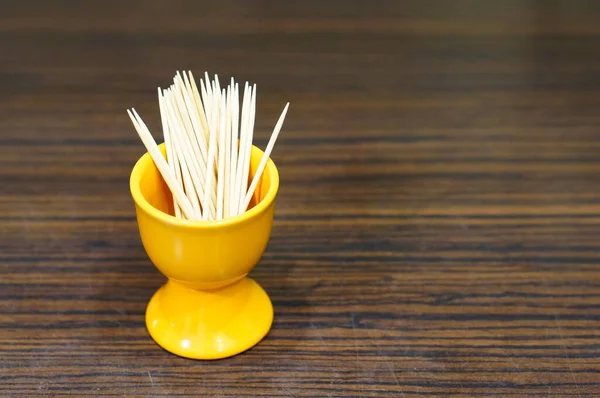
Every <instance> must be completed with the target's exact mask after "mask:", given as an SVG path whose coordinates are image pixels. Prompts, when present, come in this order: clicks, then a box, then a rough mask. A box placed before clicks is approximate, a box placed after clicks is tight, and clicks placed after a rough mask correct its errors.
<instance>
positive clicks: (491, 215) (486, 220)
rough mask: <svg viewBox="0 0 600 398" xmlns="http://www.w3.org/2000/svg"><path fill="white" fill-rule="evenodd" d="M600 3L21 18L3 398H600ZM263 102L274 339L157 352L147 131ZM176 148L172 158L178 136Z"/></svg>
mask: <svg viewBox="0 0 600 398" xmlns="http://www.w3.org/2000/svg"><path fill="white" fill-rule="evenodd" d="M598 40H600V3H599V2H594V1H544V2H531V1H500V0H498V1H495V0H494V1H492V0H489V1H485V2H481V1H474V0H455V1H452V2H446V1H433V0H429V1H420V0H419V1H417V0H410V1H402V2H400V1H396V2H391V1H387V2H386V1H375V2H366V1H364V2H361V1H354V0H352V1H327V2H321V1H317V0H308V1H302V2H276V1H261V2H245V1H241V0H227V1H219V2H198V1H195V2H191V1H189V2H188V1H175V2H173V1H171V2H166V1H165V2H161V1H139V0H138V1H128V2H125V1H114V0H109V1H102V2H91V1H74V0H70V1H53V2H46V1H41V0H27V1H19V2H16V1H15V2H8V1H4V2H2V12H1V13H0V54H2V62H1V63H0V87H1V90H0V105H1V106H0V182H1V191H0V222H1V225H2V228H1V229H0V231H1V235H2V239H0V274H1V279H0V296H1V297H0V300H1V301H0V343H1V344H0V358H1V359H0V396H3V397H4V396H7V397H13V396H14V397H16V396H61V397H64V396H128V397H133V396H206V397H209V396H245V397H247V396H264V397H283V396H293V397H302V396H311V397H312V396H316V397H321V396H323V397H325V396H332V397H333V396H336V397H369V396H373V397H374V396H385V397H392V396H393V397H410V396H419V395H425V396H445V397H446V396H477V395H485V396H560V397H567V396H597V395H598V392H599V391H600V255H599V251H598V247H599V246H598V239H599V237H600V190H599V188H598V187H599V186H600V160H599V159H600V156H599V151H600V46H598ZM178 69H191V70H193V71H194V72H196V73H198V74H199V73H203V72H204V71H205V70H208V71H209V72H211V73H219V75H220V76H221V77H222V80H223V81H225V80H226V79H228V78H229V77H230V76H235V77H236V78H237V79H238V80H240V81H245V80H249V81H251V82H255V83H256V84H257V86H258V90H259V91H258V94H259V95H258V110H257V120H256V123H257V132H256V136H257V140H258V144H259V145H260V146H261V147H264V146H265V145H266V140H267V139H268V137H269V133H270V130H271V129H272V126H273V125H274V123H275V121H276V118H277V117H278V115H279V112H280V110H281V107H282V106H283V105H284V104H285V102H286V101H290V102H291V107H290V111H289V113H288V117H287V119H286V124H285V125H284V129H283V131H282V133H281V135H280V137H279V140H278V143H277V146H276V149H275V151H274V153H273V159H274V160H275V162H276V163H277V164H278V166H279V169H280V174H281V190H280V194H279V197H278V202H277V212H276V220H275V224H274V228H273V235H272V239H271V241H270V244H269V247H268V249H267V252H266V253H265V255H264V258H263V260H262V261H261V263H260V264H259V265H258V266H257V268H256V269H255V271H254V272H253V276H254V277H255V279H256V280H257V281H259V282H260V283H261V284H262V285H263V286H264V287H265V289H266V290H267V291H268V292H269V294H270V296H271V298H272V300H273V302H274V306H275V311H276V315H275V322H274V325H273V329H272V331H271V332H270V334H269V335H268V337H267V338H266V339H265V340H264V341H263V342H262V343H261V344H260V345H258V346H257V347H255V348H254V349H252V350H250V351H248V352H246V353H244V354H242V355H240V356H237V357H234V358H230V359H227V360H223V361H216V362H208V363H206V362H194V361H189V360H184V359H181V358H178V357H175V356H172V355H170V354H168V353H166V352H164V351H162V350H161V349H160V348H159V347H158V346H156V345H155V344H154V343H153V341H152V340H151V339H150V337H149V336H148V334H147V332H146V330H145V326H144V311H145V306H146V303H147V302H148V300H149V298H150V297H151V295H152V294H153V293H154V291H155V290H156V289H157V288H158V287H159V286H160V285H161V284H162V283H163V282H164V278H163V277H162V276H161V275H160V274H159V273H158V271H157V270H156V269H155V268H154V267H153V266H152V264H151V263H150V262H149V260H148V258H147V256H146V255H145V253H144V250H143V248H142V246H141V243H140V239H139V236H138V231H137V226H136V223H135V218H134V210H133V204H132V201H131V198H130V196H129V191H128V177H129V172H130V170H131V167H132V166H133V163H134V162H135V161H136V159H137V158H138V157H139V156H140V155H141V154H142V153H143V149H144V148H143V145H142V144H141V142H140V141H139V139H138V138H137V136H136V134H135V131H134V130H133V128H132V126H131V124H130V121H129V120H128V118H127V115H126V113H125V109H127V108H129V107H132V106H133V107H135V108H136V109H137V110H138V111H139V112H140V114H141V115H142V117H144V119H145V120H146V121H147V123H148V124H149V126H151V128H153V131H154V132H155V133H158V131H159V126H160V122H159V118H158V108H157V102H156V98H155V93H156V87H157V86H163V87H164V86H167V85H168V84H169V82H170V79H171V77H172V76H173V74H174V73H175V71H176V70H178ZM157 135H158V134H157Z"/></svg>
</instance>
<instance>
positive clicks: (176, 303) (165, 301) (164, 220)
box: [130, 144, 279, 359]
mask: <svg viewBox="0 0 600 398" xmlns="http://www.w3.org/2000/svg"><path fill="white" fill-rule="evenodd" d="M160 149H161V151H162V152H163V156H164V153H165V149H164V144H162V145H160ZM262 155H263V152H262V151H261V150H260V149H258V148H256V147H252V156H251V162H250V176H253V175H254V172H255V170H256V168H257V167H258V164H259V162H260V159H261V157H262ZM130 189H131V195H132V197H133V201H134V202H135V209H136V216H137V222H138V227H139V231H140V236H141V240H142V244H143V246H144V248H145V250H146V253H147V254H148V257H149V258H150V260H151V261H152V263H154V265H155V266H156V268H157V269H158V270H159V271H160V272H161V273H162V274H163V275H165V276H166V277H167V278H168V281H167V282H166V283H165V284H164V285H163V286H162V287H161V288H160V289H158V291H157V292H156V293H155V294H154V296H153V297H152V299H151V300H150V302H149V303H148V307H147V309H146V326H147V328H148V331H149V333H150V335H151V336H152V338H153V339H154V341H156V343H157V344H158V345H159V346H161V347H163V348H164V349H165V350H167V351H169V352H171V353H173V354H176V355H179V356H182V357H186V358H193V359H220V358H226V357H230V356H233V355H236V354H239V353H241V352H243V351H246V350H248V349H249V348H251V347H253V346H254V345H256V344H257V343H258V342H260V341H261V340H262V339H263V338H264V337H265V336H266V334H267V333H268V332H269V329H270V328H271V324H272V323H273V305H272V304H271V300H270V299H269V296H268V295H267V293H266V292H265V291H264V290H263V289H262V288H261V287H260V286H259V285H258V284H257V283H256V282H255V281H254V280H252V279H250V278H248V277H247V276H246V275H247V274H248V273H249V272H250V271H251V270H252V269H253V268H254V267H255V266H256V264H257V263H258V262H259V260H260V258H261V256H262V254H263V252H264V251H265V249H266V247H267V243H268V241H269V237H270V235H271V226H272V223H273V214H274V210H275V197H276V196H277V192H278V189H279V175H278V172H277V168H276V166H275V164H274V163H273V162H272V161H271V160H270V159H269V161H268V163H267V166H266V168H265V171H264V173H263V175H262V178H261V181H260V183H259V184H258V187H257V189H256V191H255V193H254V197H253V198H252V201H251V203H250V206H249V208H248V210H247V211H246V212H245V213H243V214H241V215H239V216H237V217H233V218H230V219H225V220H219V221H190V220H182V219H178V218H175V217H174V216H173V214H174V211H173V200H172V196H171V192H170V190H169V189H168V187H167V185H166V184H165V182H164V180H163V178H162V176H161V175H160V173H159V171H158V169H157V168H156V166H155V165H154V162H153V161H152V158H151V157H150V156H149V155H148V153H146V154H144V155H143V156H142V157H141V158H140V159H139V160H138V161H137V163H136V164H135V166H134V168H133V171H132V172H131V177H130Z"/></svg>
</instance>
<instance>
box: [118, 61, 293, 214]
mask: <svg viewBox="0 0 600 398" xmlns="http://www.w3.org/2000/svg"><path fill="white" fill-rule="evenodd" d="M204 77H205V79H204V80H203V79H200V90H198V86H197V85H196V82H195V79H194V76H193V75H192V72H191V71H188V73H187V74H186V73H185V72H184V73H180V72H177V74H176V75H175V77H174V79H173V84H172V85H171V86H170V87H169V88H167V89H164V90H162V89H161V88H160V87H159V88H158V105H159V109H160V116H161V122H162V130H163V137H164V143H165V149H166V159H165V157H163V156H162V154H161V152H160V149H159V148H158V146H157V144H156V142H155V141H154V138H153V136H152V134H151V133H150V130H149V129H148V127H147V126H146V124H145V123H144V121H143V120H142V118H141V117H140V116H139V115H138V113H137V112H136V111H135V109H133V108H132V109H131V110H129V109H128V110H127V113H128V114H129V117H130V118H131V121H132V122H133V125H134V127H135V129H136V131H137V133H138V135H139V136H140V139H141V140H142V142H143V143H144V146H145V147H146V149H147V150H148V153H149V154H150V156H151V157H152V160H153V161H154V163H155V165H156V167H157V168H158V170H159V171H160V173H161V175H162V177H163V179H164V180H165V182H166V183H167V185H168V187H169V189H170V190H171V194H172V195H173V205H174V209H175V216H176V217H178V218H184V219H188V220H222V219H225V218H229V217H235V216H237V215H239V214H241V213H243V212H245V211H246V210H247V208H248V206H249V204H250V201H251V199H252V196H253V194H254V191H255V190H256V188H257V186H258V183H259V181H260V178H261V176H262V173H263V172H264V169H265V166H266V165H267V161H268V159H269V156H270V155H271V152H272V150H273V147H274V145H275V142H276V141H277V137H278V136H279V132H280V130H281V127H282V125H283V121H284V119H285V115H286V113H287V110H288V107H289V103H287V104H286V106H285V108H284V109H283V112H282V113H281V116H280V117H279V120H278V121H277V123H276V124H275V128H274V130H273V133H272V134H271V138H270V139H269V142H268V144H267V147H266V149H265V151H264V154H263V156H262V158H261V160H260V163H259V164H258V167H257V169H256V171H255V173H254V175H253V177H252V180H251V182H250V184H248V181H249V177H250V176H249V173H250V157H251V150H252V139H253V136H254V123H255V115H256V84H255V85H254V86H250V85H249V84H248V82H246V84H245V86H244V93H243V98H242V102H241V109H240V92H239V87H238V84H237V83H236V82H235V80H234V79H233V78H232V79H231V82H230V83H229V85H228V86H227V87H226V88H221V86H220V83H219V77H218V76H217V75H215V77H214V79H213V80H210V78H209V75H208V73H206V72H205V74H204Z"/></svg>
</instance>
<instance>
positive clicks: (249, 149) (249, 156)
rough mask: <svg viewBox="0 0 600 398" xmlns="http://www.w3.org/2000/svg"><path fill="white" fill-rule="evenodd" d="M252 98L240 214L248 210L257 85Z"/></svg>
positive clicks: (245, 146) (252, 92)
mask: <svg viewBox="0 0 600 398" xmlns="http://www.w3.org/2000/svg"><path fill="white" fill-rule="evenodd" d="M251 94H252V95H251V98H250V103H249V107H250V110H249V114H248V121H247V123H248V127H247V128H246V134H247V137H246V143H245V145H244V152H245V154H244V163H243V165H244V170H243V174H242V185H241V188H240V199H239V208H238V214H242V213H243V212H245V211H246V209H247V207H248V206H247V205H246V206H244V198H245V196H246V190H247V188H248V179H249V173H250V162H251V160H252V138H253V135H254V114H255V112H256V85H254V88H253V90H251Z"/></svg>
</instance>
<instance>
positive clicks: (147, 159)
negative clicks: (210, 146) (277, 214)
mask: <svg viewBox="0 0 600 398" xmlns="http://www.w3.org/2000/svg"><path fill="white" fill-rule="evenodd" d="M158 147H159V148H161V149H162V148H163V147H164V143H161V144H160V145H158ZM252 152H259V154H260V155H261V157H262V155H263V153H264V152H263V151H262V150H261V149H260V148H258V147H256V146H254V145H252ZM153 164H154V161H153V160H152V158H151V156H150V154H149V153H148V152H145V153H144V154H143V155H142V156H140V158H139V159H138V160H137V161H136V163H135V165H134V166H133V169H132V170H131V174H130V177H129V189H130V192H131V196H132V197H133V200H134V202H135V203H136V205H137V206H139V208H141V209H142V210H143V211H144V212H145V213H146V214H148V215H150V216H151V217H153V218H155V219H157V220H159V221H161V222H163V223H166V224H170V225H173V226H177V227H183V228H189V229H213V228H223V227H227V226H232V225H237V224H241V223H243V222H245V221H248V220H250V219H252V218H254V217H257V216H258V215H259V214H261V213H264V212H265V211H266V210H267V209H268V208H269V206H271V205H272V204H273V202H274V201H275V197H276V196H277V192H278V190H279V172H278V170H277V166H276V165H275V163H274V162H273V160H272V159H271V158H269V160H268V161H267V165H266V167H265V170H264V172H263V175H264V174H266V173H268V175H269V179H270V182H271V184H270V186H269V190H268V191H267V194H266V195H265V197H264V198H263V199H262V200H261V201H260V202H259V203H258V204H257V205H256V206H254V207H253V208H251V209H250V210H248V211H245V212H244V213H242V214H239V215H237V216H235V217H230V218H227V219H224V220H214V221H213V220H211V221H197V220H185V219H181V218H177V217H175V216H172V215H170V214H168V213H165V212H162V211H160V210H158V209H157V208H156V207H154V206H152V205H151V204H150V203H149V202H148V201H147V200H146V198H145V197H144V195H143V194H142V191H141V189H140V182H141V178H142V175H143V173H144V171H146V170H147V169H148V167H150V166H152V165H153ZM154 167H156V166H154Z"/></svg>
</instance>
